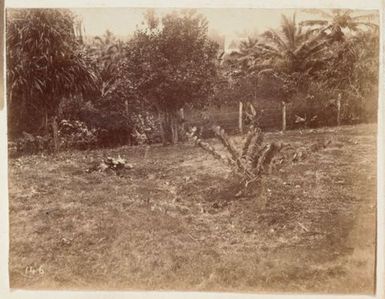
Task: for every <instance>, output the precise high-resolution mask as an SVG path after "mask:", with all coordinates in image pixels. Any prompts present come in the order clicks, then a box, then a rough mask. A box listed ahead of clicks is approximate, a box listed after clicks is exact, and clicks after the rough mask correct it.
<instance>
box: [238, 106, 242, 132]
mask: <svg viewBox="0 0 385 299" xmlns="http://www.w3.org/2000/svg"><path fill="white" fill-rule="evenodd" d="M238 126H239V132H240V133H241V134H243V102H242V101H239V122H238Z"/></svg>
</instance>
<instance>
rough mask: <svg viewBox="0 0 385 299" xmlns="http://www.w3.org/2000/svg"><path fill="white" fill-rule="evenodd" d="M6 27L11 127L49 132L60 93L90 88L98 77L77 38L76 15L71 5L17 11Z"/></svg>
mask: <svg viewBox="0 0 385 299" xmlns="http://www.w3.org/2000/svg"><path fill="white" fill-rule="evenodd" d="M6 31H7V40H6V46H7V53H6V55H7V86H8V88H7V91H8V107H9V111H10V120H11V121H10V128H11V130H12V129H13V131H16V133H17V132H18V131H19V132H20V131H22V130H28V131H31V130H32V131H38V130H39V129H42V128H43V129H44V131H45V132H47V131H48V123H49V118H50V117H52V116H55V115H56V113H57V107H58V105H59V102H60V99H61V97H63V96H66V95H71V94H78V93H83V92H87V90H89V89H92V88H93V87H94V83H95V79H96V76H95V74H94V73H93V72H92V71H91V69H90V68H89V67H88V64H87V61H86V59H85V56H84V53H83V52H82V51H81V50H80V47H79V40H78V39H77V37H76V36H75V32H74V16H73V14H72V13H71V12H70V11H69V10H66V9H12V10H8V15H7V28H6ZM39 120H40V121H39Z"/></svg>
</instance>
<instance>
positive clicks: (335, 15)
mask: <svg viewBox="0 0 385 299" xmlns="http://www.w3.org/2000/svg"><path fill="white" fill-rule="evenodd" d="M304 12H308V13H311V14H314V13H315V14H318V15H319V16H321V17H322V19H316V20H306V21H303V22H301V25H303V26H308V27H313V28H314V30H317V31H322V32H325V33H327V34H328V36H329V38H330V39H331V40H333V41H341V40H342V39H343V38H344V37H345V34H344V32H343V31H344V30H348V31H350V32H357V31H360V30H361V29H362V28H363V27H366V28H370V29H376V30H377V29H378V25H377V24H376V22H375V19H376V18H378V16H377V15H376V14H373V13H370V14H363V15H362V14H361V15H357V13H355V11H354V10H351V9H331V10H330V11H327V10H322V9H312V10H304Z"/></svg>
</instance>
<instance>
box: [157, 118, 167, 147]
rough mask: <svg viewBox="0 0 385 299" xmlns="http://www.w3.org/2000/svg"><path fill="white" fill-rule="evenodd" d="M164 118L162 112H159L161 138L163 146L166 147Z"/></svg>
mask: <svg viewBox="0 0 385 299" xmlns="http://www.w3.org/2000/svg"><path fill="white" fill-rule="evenodd" d="M164 118H165V117H164V116H163V115H162V112H160V111H158V121H159V130H160V136H161V138H162V144H163V145H166V143H167V142H166V132H165V130H164Z"/></svg>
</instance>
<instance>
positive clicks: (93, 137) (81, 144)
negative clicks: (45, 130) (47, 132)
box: [59, 119, 100, 149]
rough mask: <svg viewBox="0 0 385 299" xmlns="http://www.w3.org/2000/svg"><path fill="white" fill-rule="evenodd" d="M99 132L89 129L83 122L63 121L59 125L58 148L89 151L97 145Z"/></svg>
mask: <svg viewBox="0 0 385 299" xmlns="http://www.w3.org/2000/svg"><path fill="white" fill-rule="evenodd" d="M99 132H100V130H97V129H90V128H88V127H87V125H86V124H85V123H84V122H81V121H78V120H75V121H70V120H65V119H63V120H62V121H60V123H59V139H60V148H61V149H68V148H76V149H90V148H92V147H95V146H96V145H97V143H98V134H99Z"/></svg>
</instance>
